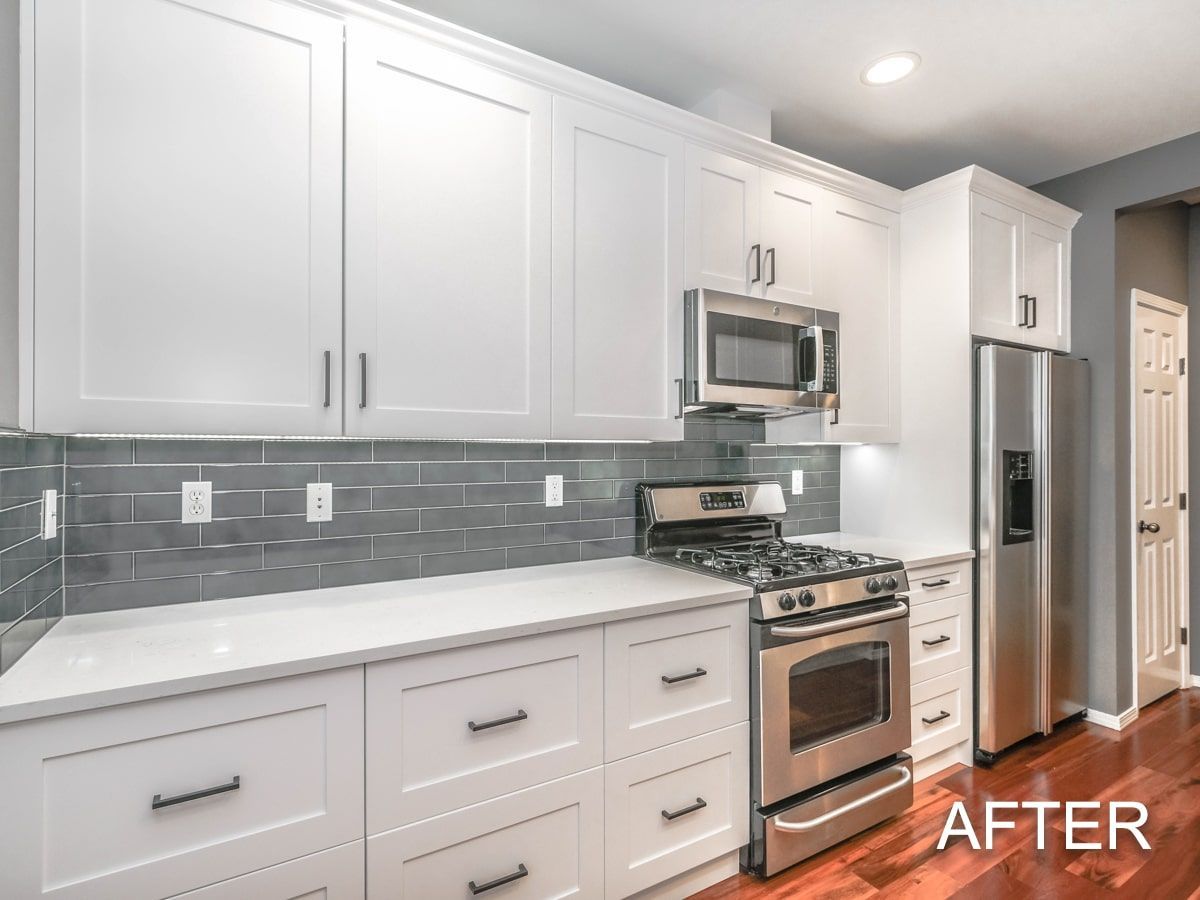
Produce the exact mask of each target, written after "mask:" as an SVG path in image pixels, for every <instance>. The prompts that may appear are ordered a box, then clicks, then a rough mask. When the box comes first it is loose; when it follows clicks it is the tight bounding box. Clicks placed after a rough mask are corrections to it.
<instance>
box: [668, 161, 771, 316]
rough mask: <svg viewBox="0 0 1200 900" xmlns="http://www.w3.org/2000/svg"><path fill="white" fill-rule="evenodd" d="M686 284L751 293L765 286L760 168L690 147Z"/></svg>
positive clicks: (688, 162) (687, 176)
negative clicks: (761, 235)
mask: <svg viewBox="0 0 1200 900" xmlns="http://www.w3.org/2000/svg"><path fill="white" fill-rule="evenodd" d="M685 182H686V190H687V201H686V203H685V208H686V216H685V222H686V226H685V227H686V230H687V235H686V239H685V241H684V269H685V271H686V273H687V275H686V277H685V279H684V282H685V283H684V286H685V288H687V289H689V290H690V289H692V288H714V289H716V290H720V291H729V292H730V293H734V294H748V293H750V292H751V291H753V290H757V289H759V286H760V285H761V284H762V244H761V243H760V242H759V239H758V238H759V168H758V166H756V165H753V164H751V163H748V162H744V161H743V160H740V159H735V158H734V157H732V156H726V155H725V154H723V153H717V152H715V151H713V150H705V149H703V148H700V147H693V146H690V145H689V146H688V148H687V174H686V176H685Z"/></svg>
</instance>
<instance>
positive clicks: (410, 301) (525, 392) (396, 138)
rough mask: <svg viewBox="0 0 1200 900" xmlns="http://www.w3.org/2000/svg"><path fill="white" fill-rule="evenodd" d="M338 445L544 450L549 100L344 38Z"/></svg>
mask: <svg viewBox="0 0 1200 900" xmlns="http://www.w3.org/2000/svg"><path fill="white" fill-rule="evenodd" d="M346 50H347V75H346V357H347V364H346V431H347V433H348V434H353V435H363V436H387V437H474V438H489V437H508V438H521V437H528V438H546V437H549V436H550V387H549V375H550V372H549V369H550V113H551V99H550V94H549V93H547V92H546V91H543V90H540V89H538V88H535V87H532V86H530V85H528V84H525V83H524V82H521V81H518V80H517V79H515V78H510V77H508V76H506V75H503V74H501V73H499V72H497V71H495V70H493V69H489V68H487V67H484V66H481V65H478V64H475V63H472V62H470V61H468V60H465V59H463V58H461V57H458V56H456V55H454V54H452V53H448V52H446V51H444V50H440V49H438V48H436V47H433V46H430V45H428V44H426V43H423V42H421V41H419V40H416V39H414V38H411V37H408V36H405V35H402V34H399V33H396V32H391V31H386V30H384V29H376V28H374V27H372V26H370V25H367V24H360V23H353V22H352V23H350V25H349V26H348V34H347V43H346Z"/></svg>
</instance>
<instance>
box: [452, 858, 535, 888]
mask: <svg viewBox="0 0 1200 900" xmlns="http://www.w3.org/2000/svg"><path fill="white" fill-rule="evenodd" d="M528 874H529V870H528V869H527V868H525V863H520V864H519V865H518V866H517V871H515V872H511V873H509V874H508V875H502V876H501V877H499V878H497V879H496V880H495V881H485V882H484V883H483V884H476V883H475V882H473V881H468V882H467V887H469V888H470V889H471V893H472V894H482V893H483V892H484V891H490V890H491V889H492V888H498V887H503V886H504V885H506V884H512V883H513V882H514V881H516V880H517V879H518V878H524V877H525V876H526V875H528Z"/></svg>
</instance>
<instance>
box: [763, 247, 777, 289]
mask: <svg viewBox="0 0 1200 900" xmlns="http://www.w3.org/2000/svg"><path fill="white" fill-rule="evenodd" d="M766 256H767V258H768V259H769V260H771V278H770V280H769V281H768V282H767V283H766V284H765V285H763V287H770V286H771V285H773V284H774V283H775V248H774V247H768V248H767V252H766Z"/></svg>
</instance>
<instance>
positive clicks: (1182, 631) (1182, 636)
mask: <svg viewBox="0 0 1200 900" xmlns="http://www.w3.org/2000/svg"><path fill="white" fill-rule="evenodd" d="M1179 643H1181V644H1183V646H1185V647H1186V646H1187V628H1186V627H1185V626H1182V625H1181V626H1180V627H1179Z"/></svg>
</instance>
